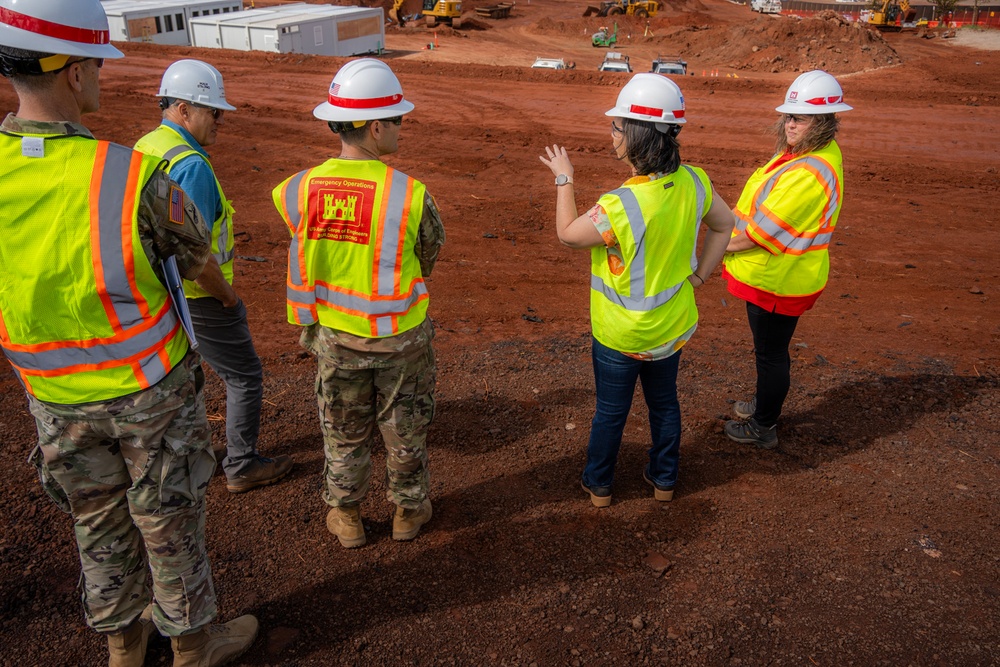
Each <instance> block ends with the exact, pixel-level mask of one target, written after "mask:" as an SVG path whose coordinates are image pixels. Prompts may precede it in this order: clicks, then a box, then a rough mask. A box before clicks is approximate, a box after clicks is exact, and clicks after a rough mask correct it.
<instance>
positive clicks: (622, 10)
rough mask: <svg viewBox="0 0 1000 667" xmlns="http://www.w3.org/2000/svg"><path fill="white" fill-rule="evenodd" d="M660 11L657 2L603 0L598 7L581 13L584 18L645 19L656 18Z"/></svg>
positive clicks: (590, 7)
mask: <svg viewBox="0 0 1000 667" xmlns="http://www.w3.org/2000/svg"><path fill="white" fill-rule="evenodd" d="M659 9H660V3H659V2H657V0H603V2H601V5H600V6H599V7H595V6H593V5H590V6H588V7H587V9H586V10H585V11H584V12H583V15H584V16H619V15H621V14H624V15H626V16H635V17H636V18H640V19H645V18H649V17H650V16H656V12H658V11H659Z"/></svg>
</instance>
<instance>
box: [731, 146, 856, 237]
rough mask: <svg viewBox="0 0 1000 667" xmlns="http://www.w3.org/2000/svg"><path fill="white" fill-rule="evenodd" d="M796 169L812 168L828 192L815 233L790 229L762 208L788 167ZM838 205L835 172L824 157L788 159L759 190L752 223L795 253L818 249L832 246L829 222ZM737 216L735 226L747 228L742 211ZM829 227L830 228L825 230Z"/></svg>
mask: <svg viewBox="0 0 1000 667" xmlns="http://www.w3.org/2000/svg"><path fill="white" fill-rule="evenodd" d="M795 168H805V169H809V170H810V171H812V172H813V173H814V174H815V175H816V177H817V179H818V180H819V182H820V183H822V184H823V187H824V189H825V190H826V192H827V195H828V196H827V204H826V206H825V207H824V209H823V217H822V219H821V224H820V226H819V230H818V231H817V232H816V233H815V234H800V233H798V232H796V231H795V230H790V229H789V227H788V225H786V224H785V223H784V222H782V221H781V220H777V219H775V218H772V217H770V216H769V215H768V214H767V213H766V211H765V210H762V207H763V205H764V202H765V201H767V198H768V196H769V195H770V194H771V190H773V189H774V186H775V185H776V184H777V182H778V179H779V178H780V177H781V176H782V175H783V174H784V173H785V172H787V171H788V170H789V169H795ZM839 206H840V193H839V192H838V191H837V176H836V174H835V173H834V171H833V169H831V168H830V165H829V164H827V162H826V161H825V160H821V159H820V158H817V157H815V156H809V157H805V158H800V159H797V160H792V161H790V162H787V163H785V164H783V165H782V166H781V167H780V168H779V169H778V170H777V171H775V172H774V174H772V175H771V177H770V178H768V179H767V180H766V181H765V182H764V184H763V185H761V187H760V189H759V190H758V191H757V195H756V196H755V197H754V201H753V207H752V208H751V212H752V220H753V222H755V223H756V224H757V226H758V227H759V228H760V230H761V231H762V232H764V233H765V234H767V235H768V236H769V237H771V238H772V239H774V241H775V243H777V244H779V245H780V246H782V247H783V248H784V249H785V250H786V251H789V252H790V253H792V254H801V253H804V252H806V251H808V250H819V249H822V248H825V247H827V246H828V245H830V240H831V239H832V238H833V230H832V229H830V224H831V223H832V222H833V216H834V213H836V211H837V209H838V208H839ZM736 217H737V220H736V229H737V230H739V231H744V230H745V229H746V228H747V224H748V222H749V219H748V218H747V217H746V216H745V215H743V214H742V213H739V212H737V216H736ZM827 229H829V231H824V230H827ZM813 246H815V248H814V247H813Z"/></svg>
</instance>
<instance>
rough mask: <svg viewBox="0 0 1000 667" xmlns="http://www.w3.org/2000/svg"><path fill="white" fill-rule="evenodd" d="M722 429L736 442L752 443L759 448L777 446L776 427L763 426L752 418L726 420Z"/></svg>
mask: <svg viewBox="0 0 1000 667" xmlns="http://www.w3.org/2000/svg"><path fill="white" fill-rule="evenodd" d="M723 430H725V432H726V437H728V438H729V439H730V440H735V441H736V442H742V443H745V444H748V445H754V446H756V447H760V448H761V449H774V448H775V447H777V446H778V427H777V425H775V426H772V427H770V428H764V427H763V426H761V425H760V424H758V423H757V421H756V420H755V419H753V418H750V419H748V420H746V421H745V422H743V421H728V422H726V425H725V427H723Z"/></svg>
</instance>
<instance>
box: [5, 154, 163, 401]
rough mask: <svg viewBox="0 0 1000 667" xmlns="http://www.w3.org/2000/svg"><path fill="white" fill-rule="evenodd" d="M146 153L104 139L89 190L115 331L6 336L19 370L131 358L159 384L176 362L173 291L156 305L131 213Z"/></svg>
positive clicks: (148, 380)
mask: <svg viewBox="0 0 1000 667" xmlns="http://www.w3.org/2000/svg"><path fill="white" fill-rule="evenodd" d="M142 160H143V157H142V154H141V153H137V152H135V151H132V150H130V149H128V148H125V147H124V146H118V145H116V144H110V143H108V142H98V145H97V154H96V159H95V163H94V171H95V177H94V179H93V181H92V185H91V197H90V199H91V202H90V205H91V230H90V235H91V241H90V243H91V246H92V248H93V251H94V278H95V280H96V283H97V284H96V286H95V287H96V290H95V291H96V292H97V294H98V296H99V297H100V299H101V302H102V304H103V306H104V312H105V315H106V316H107V318H108V322H109V324H110V325H111V328H112V330H113V331H114V335H113V336H111V337H106V338H101V339H89V340H76V341H67V340H60V341H51V342H44V343H35V344H20V343H15V342H13V341H6V342H5V344H4V352H5V354H6V356H7V358H8V359H9V360H10V362H11V364H13V365H14V366H16V367H17V368H18V369H19V370H22V371H24V372H27V373H28V374H29V375H35V376H42V377H54V376H61V375H69V374H72V373H77V372H83V371H95V370H102V369H107V368H112V367H120V366H124V365H132V366H133V369H134V370H136V371H137V372H136V376H137V381H138V383H139V385H140V387H143V388H144V387H148V386H152V385H154V384H156V383H157V382H159V381H160V380H162V379H163V378H164V377H166V375H167V373H168V372H169V371H170V370H171V363H170V359H169V356H168V355H167V354H165V351H164V347H165V345H166V343H167V341H168V340H170V339H171V338H172V337H173V336H174V335H175V334H176V332H177V330H178V327H179V326H180V323H179V321H178V319H177V316H176V314H175V313H174V311H173V309H172V308H171V304H170V300H169V298H167V300H166V301H165V302H164V304H163V305H162V307H161V308H160V310H159V312H157V313H151V312H150V308H149V304H148V303H147V302H146V299H145V298H144V297H143V295H142V293H141V292H140V290H139V287H138V285H137V284H136V282H135V279H134V276H133V273H132V267H133V266H134V261H135V257H134V256H133V254H132V252H131V249H132V243H131V235H132V233H133V223H134V220H133V219H132V215H133V211H134V207H135V201H136V199H137V198H138V196H139V190H140V188H141V187H142V185H143V183H140V182H139V177H140V174H141V170H142ZM126 216H128V217H126ZM123 237H124V238H123ZM125 248H128V249H129V252H128V254H126V251H125ZM5 338H6V332H5Z"/></svg>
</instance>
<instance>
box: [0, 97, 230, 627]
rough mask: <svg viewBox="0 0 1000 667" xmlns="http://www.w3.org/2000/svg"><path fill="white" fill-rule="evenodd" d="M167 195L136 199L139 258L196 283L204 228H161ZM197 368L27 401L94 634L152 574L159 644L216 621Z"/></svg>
mask: <svg viewBox="0 0 1000 667" xmlns="http://www.w3.org/2000/svg"><path fill="white" fill-rule="evenodd" d="M0 129H3V130H8V131H12V132H21V133H31V134H37V135H48V136H52V135H69V136H85V137H91V138H92V135H91V134H90V132H89V131H88V130H87V129H86V128H85V127H83V126H82V125H79V124H77V123H70V122H56V123H45V122H32V121H25V120H23V119H19V118H16V117H14V116H12V115H10V116H8V117H7V118H6V119H5V120H4V121H3V124H2V126H0ZM170 186H171V181H170V179H169V177H168V176H167V175H166V174H165V173H164V172H162V171H157V172H156V173H155V174H154V175H153V177H151V178H150V180H149V182H148V183H147V184H146V186H145V187H144V189H143V191H142V192H141V194H140V203H139V220H138V227H139V235H140V237H141V243H142V247H143V250H144V251H145V253H146V255H147V257H148V258H149V260H150V264H151V265H152V266H153V267H154V269H155V270H156V271H157V272H159V270H160V269H159V264H160V259H161V258H165V257H169V256H171V255H175V256H176V257H177V264H178V268H179V269H180V271H181V273H182V274H189V273H191V272H193V273H197V272H198V271H200V270H201V267H203V266H204V265H205V262H206V261H207V259H208V257H209V255H210V253H211V248H210V246H209V234H208V229H207V228H206V227H205V225H204V223H203V222H202V220H201V218H200V216H199V214H198V211H197V208H196V207H195V206H194V204H193V203H191V202H190V201H189V200H187V199H186V198H185V201H184V202H183V204H184V211H185V216H184V218H185V219H184V221H183V224H177V223H171V222H168V220H169V218H170V216H169V206H170V201H169V192H170ZM0 202H2V195H0ZM81 223H82V224H86V221H81ZM158 275H159V274H158ZM200 361H201V360H200V358H199V357H198V355H196V354H194V353H189V354H188V355H187V356H186V357H185V358H184V360H183V361H182V362H181V363H179V364H178V365H177V367H176V368H174V369H173V370H172V371H171V372H170V373H169V374H168V375H167V377H165V378H164V379H163V380H161V381H160V382H159V383H157V384H156V385H155V386H153V387H150V388H149V389H145V390H142V391H139V392H135V393H132V394H129V395H126V396H122V397H120V398H117V399H114V400H110V401H102V402H98V403H86V404H79V405H56V404H53V403H45V402H42V401H39V400H37V399H35V398H34V397H32V396H30V395H29V396H28V404H29V408H30V410H31V413H32V415H34V417H35V423H36V427H37V430H38V445H37V446H36V447H35V449H34V450H33V452H32V454H31V457H30V460H31V462H32V463H33V464H34V465H35V466H36V468H37V470H38V474H39V478H40V480H41V483H42V486H43V488H44V489H45V491H46V493H47V494H48V495H49V496H50V497H51V498H52V499H53V500H54V501H55V502H56V503H57V504H58V505H59V507H60V508H61V509H62V510H63V511H65V512H68V513H70V514H72V515H73V520H74V527H75V528H74V529H75V533H76V540H77V546H78V549H79V553H80V563H81V568H82V580H81V587H82V593H81V598H82V601H83V606H84V611H85V613H86V617H87V624H88V625H90V627H92V628H94V629H95V630H97V631H98V632H115V631H119V630H122V629H124V628H125V627H127V626H128V625H129V624H131V623H132V622H133V621H134V620H135V619H136V618H138V617H139V615H140V614H141V613H142V611H143V609H144V608H145V606H146V605H147V604H149V602H150V592H149V590H148V588H147V579H148V578H149V574H150V572H151V573H152V596H153V602H154V608H153V619H154V622H155V623H156V625H157V627H158V628H159V630H160V631H161V632H162V633H164V634H167V635H170V636H175V635H179V634H182V633H183V632H186V631H189V630H192V629H195V628H198V627H201V626H203V625H206V624H208V623H209V622H210V621H211V620H212V619H214V618H215V615H216V601H215V591H214V589H213V586H212V577H211V569H210V567H209V563H208V555H207V550H206V547H205V490H206V488H207V485H208V481H209V479H210V478H211V476H212V473H213V471H214V469H215V458H214V455H213V454H212V450H211V446H210V443H211V438H210V431H209V427H208V421H207V419H206V415H205V404H204V400H203V398H202V394H201V388H202V385H203V383H204V374H203V373H202V371H201V367H200Z"/></svg>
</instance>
